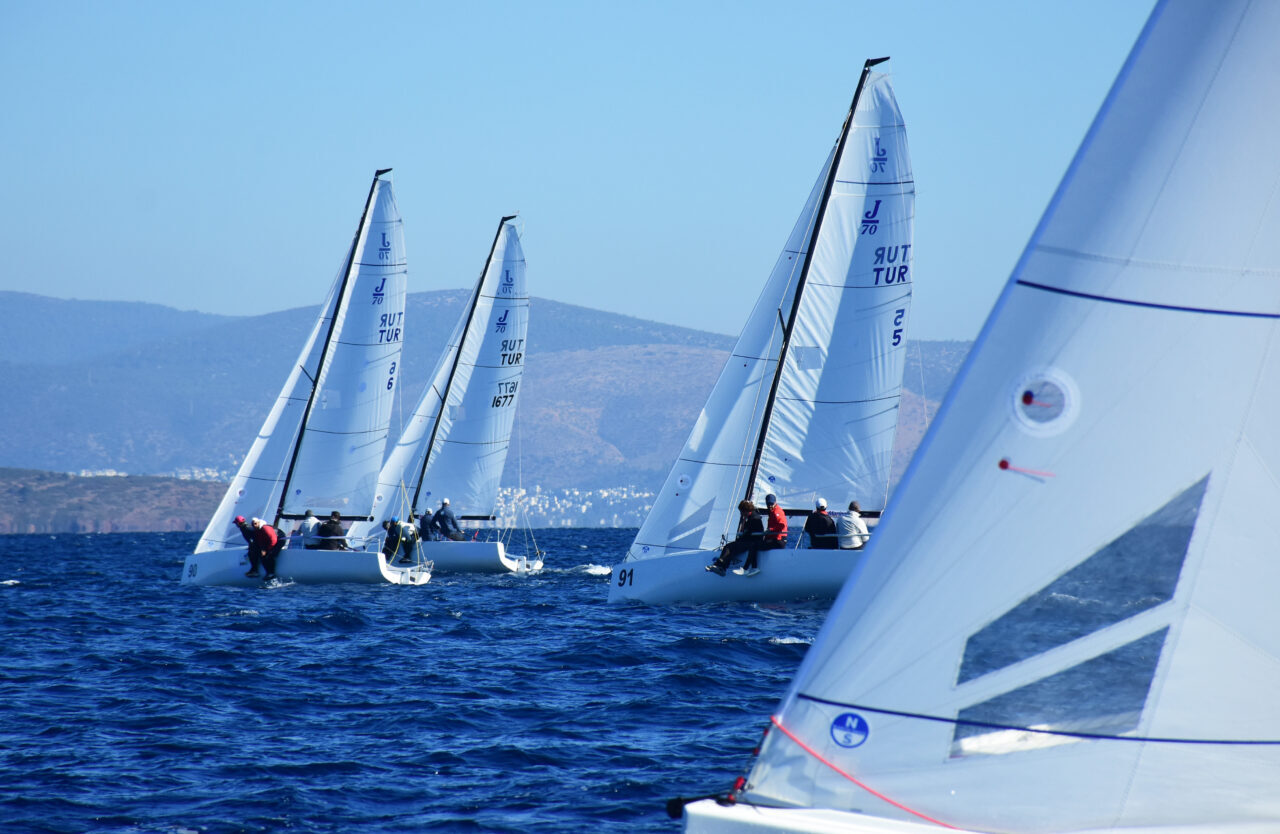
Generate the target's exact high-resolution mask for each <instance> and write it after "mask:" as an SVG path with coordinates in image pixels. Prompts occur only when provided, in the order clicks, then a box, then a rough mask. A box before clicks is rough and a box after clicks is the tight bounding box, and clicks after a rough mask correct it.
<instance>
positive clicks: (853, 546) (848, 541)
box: [836, 501, 871, 550]
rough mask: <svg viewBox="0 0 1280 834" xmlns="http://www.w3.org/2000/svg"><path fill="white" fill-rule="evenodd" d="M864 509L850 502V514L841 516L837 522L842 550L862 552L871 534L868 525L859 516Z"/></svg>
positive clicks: (856, 503)
mask: <svg viewBox="0 0 1280 834" xmlns="http://www.w3.org/2000/svg"><path fill="white" fill-rule="evenodd" d="M861 510H862V508H861V507H859V506H858V502H857V501H850V502H849V512H847V513H845V514H844V515H842V516H840V520H839V521H838V522H836V533H837V534H838V536H839V541H840V549H841V550H861V549H862V546H863V545H864V544H866V543H867V539H868V538H870V537H871V534H870V533H868V532H867V523H866V522H865V521H863V520H862V516H861V515H859V513H860V512H861Z"/></svg>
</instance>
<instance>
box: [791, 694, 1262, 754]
mask: <svg viewBox="0 0 1280 834" xmlns="http://www.w3.org/2000/svg"><path fill="white" fill-rule="evenodd" d="M796 697H797V698H800V699H801V700H804V701H813V702H814V703H816V704H826V705H827V706H831V707H840V708H842V709H857V710H862V711H863V712H874V713H879V714H880V715H893V716H897V717H898V718H918V719H919V720H921V721H933V722H936V723H939V724H952V725H955V726H964V727H982V728H985V729H989V730H1016V731H1017V732H1021V733H1038V734H1040V735H1047V736H1066V737H1068V738H1083V739H1090V740H1094V741H1142V742H1150V743H1152V744H1217V745H1229V746H1243V747H1276V746H1280V739H1230V738H1170V737H1168V736H1118V735H1109V734H1107V733H1083V732H1075V731H1072V730H1045V729H1037V728H1035V727H1019V726H1016V725H1014V724H997V723H995V722H992V721H973V720H970V719H967V718H958V717H957V718H947V717H946V716H942V715H928V714H926V713H921V712H907V711H905V710H895V709H881V708H879V707H868V706H865V705H863V704H846V703H844V702H843V701H832V700H828V699H826V698H819V697H817V696H815V695H806V694H804V693H803V692H800V693H797V694H796ZM784 732H785V730H784Z"/></svg>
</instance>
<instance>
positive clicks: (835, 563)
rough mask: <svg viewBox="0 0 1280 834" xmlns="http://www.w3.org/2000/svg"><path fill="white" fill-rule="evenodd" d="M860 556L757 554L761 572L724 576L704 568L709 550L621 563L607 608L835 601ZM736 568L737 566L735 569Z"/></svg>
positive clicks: (857, 552) (794, 552)
mask: <svg viewBox="0 0 1280 834" xmlns="http://www.w3.org/2000/svg"><path fill="white" fill-rule="evenodd" d="M865 552H866V551H865V550H809V549H797V548H785V549H778V550H763V551H761V552H760V572H759V573H757V574H756V575H754V576H739V575H737V574H735V573H734V572H733V570H732V569H730V570H729V571H728V572H727V573H726V574H725V575H724V576H720V575H718V574H715V573H712V572H710V571H708V570H707V569H706V567H707V565H709V564H711V562H712V561H713V560H714V559H715V558H716V556H717V555H719V552H718V551H714V550H691V551H687V552H684V553H675V554H672V555H670V556H660V557H657V558H653V559H635V560H628V561H624V562H622V563H621V564H619V565H617V566H616V567H614V569H613V576H612V577H611V579H610V581H609V602H623V601H625V600H637V601H639V602H647V603H651V604H655V605H663V604H667V603H672V602H786V601H788V600H800V599H810V598H815V599H835V596H836V594H838V593H839V592H840V588H841V587H843V586H844V582H845V580H846V579H848V578H849V574H850V573H852V572H853V569H854V568H855V567H857V566H858V563H859V560H860V559H861V558H862V554H863V553H865ZM739 565H740V563H739Z"/></svg>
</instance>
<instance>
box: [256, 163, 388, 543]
mask: <svg viewBox="0 0 1280 834" xmlns="http://www.w3.org/2000/svg"><path fill="white" fill-rule="evenodd" d="M389 173H391V169H390V168H379V169H378V170H377V171H374V173H373V182H371V183H370V184H369V196H368V197H366V198H365V201H364V213H363V214H361V215H360V224H359V225H358V226H356V234H355V237H354V238H352V240H351V248H350V250H349V251H348V252H347V263H346V266H345V267H344V268H343V270H342V285H341V286H340V287H339V288H338V300H337V303H336V304H334V305H333V315H332V316H331V317H330V318H329V330H328V331H327V332H326V333H325V337H324V345H323V346H322V347H321V348H320V361H318V362H317V363H316V375H315V376H314V377H312V379H311V394H310V395H309V396H308V397H307V407H306V409H305V410H304V411H303V412H302V422H301V423H299V424H298V436H297V437H296V438H295V439H294V441H293V454H292V455H291V456H290V457H289V468H288V469H287V470H285V475H284V481H283V482H282V486H281V488H280V503H279V504H277V505H276V517H275V519H274V520H273V522H272V526H274V527H276V528H277V529H278V528H279V526H280V519H281V518H282V517H283V516H284V504H285V499H287V498H288V497H289V482H290V481H292V480H293V469H294V467H295V466H296V465H297V463H298V451H299V450H300V449H301V448H302V435H303V433H304V432H306V430H307V421H308V420H310V419H311V409H312V407H313V406H314V405H315V401H316V392H317V391H318V390H319V388H320V380H321V379H322V378H323V377H324V366H325V362H327V361H328V359H329V349H330V347H331V346H332V343H333V330H334V328H335V327H337V326H338V320H339V318H341V312H342V310H343V309H344V308H345V307H346V306H347V288H348V287H349V286H350V285H351V267H352V264H353V263H354V262H355V257H356V248H357V247H358V246H359V244H360V238H361V236H363V235H364V230H365V228H366V227H367V226H368V224H369V212H370V211H371V210H372V208H373V195H374V193H375V192H376V191H377V189H378V179H379V178H380V177H381V176H382V175H383V174H389ZM304 372H305V369H304ZM361 518H363V516H361Z"/></svg>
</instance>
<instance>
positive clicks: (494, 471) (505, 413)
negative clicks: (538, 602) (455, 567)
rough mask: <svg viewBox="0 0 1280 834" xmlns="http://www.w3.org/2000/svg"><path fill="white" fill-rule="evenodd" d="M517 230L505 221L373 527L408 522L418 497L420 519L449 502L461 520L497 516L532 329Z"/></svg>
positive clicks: (396, 461)
mask: <svg viewBox="0 0 1280 834" xmlns="http://www.w3.org/2000/svg"><path fill="white" fill-rule="evenodd" d="M512 220H514V218H511V217H507V218H503V220H502V223H501V224H500V225H499V228H498V233H497V236H496V237H495V240H494V245H493V249H492V251H491V252H490V254H489V258H488V260H487V262H486V264H485V270H484V272H483V273H482V274H481V276H480V280H479V281H478V282H477V284H476V288H475V290H474V291H473V292H472V295H471V298H470V299H469V301H468V303H467V306H466V307H465V308H464V310H463V313H462V317H461V318H460V319H459V321H458V324H457V326H456V327H455V328H454V332H453V335H452V337H451V338H450V339H449V344H448V347H447V348H446V350H445V352H444V355H443V356H441V358H440V361H439V363H438V364H437V366H436V370H435V372H434V373H433V374H432V381H431V384H430V385H429V386H428V387H427V389H426V390H425V391H424V392H423V395H422V399H421V400H420V401H419V403H418V407H417V408H416V409H414V414H413V417H412V418H411V419H410V421H409V425H408V427H407V428H406V429H405V432H404V434H403V436H402V437H401V438H400V441H399V442H398V443H397V444H396V447H395V449H393V450H392V453H391V456H390V457H389V458H388V460H387V463H386V465H385V466H384V467H383V469H382V472H381V474H380V475H379V488H378V496H379V498H380V499H381V500H380V501H379V503H378V505H377V508H376V510H375V519H376V520H375V525H376V523H377V522H379V521H381V519H382V518H383V517H389V516H391V515H400V516H402V517H403V516H405V515H406V510H407V507H408V501H413V500H414V497H415V496H416V504H415V505H414V510H413V511H414V512H415V513H422V512H433V511H434V510H435V509H436V508H437V507H438V505H439V501H440V499H442V498H448V499H449V502H450V506H451V507H452V508H453V509H454V512H456V513H457V514H458V515H460V516H485V517H487V516H491V515H492V514H493V512H494V509H495V507H496V504H497V499H498V484H499V481H500V480H501V478H502V470H503V467H504V465H505V464H506V460H507V451H508V449H509V448H510V445H511V430H512V426H513V424H514V421H515V411H516V404H517V402H518V398H519V390H520V382H521V375H522V373H523V371H524V359H525V353H526V341H525V339H526V334H527V330H528V322H529V295H528V291H527V290H526V288H525V259H524V250H523V249H522V247H521V245H520V236H519V234H518V233H517V231H516V227H515V225H514V224H513V223H512V222H511V221H512ZM445 397H447V402H446V403H445V406H444V408H443V410H441V402H442V398H445ZM428 444H431V450H430V456H429V458H428V457H427V447H428ZM424 463H425V476H424V475H423V467H424ZM406 497H407V501H406Z"/></svg>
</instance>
